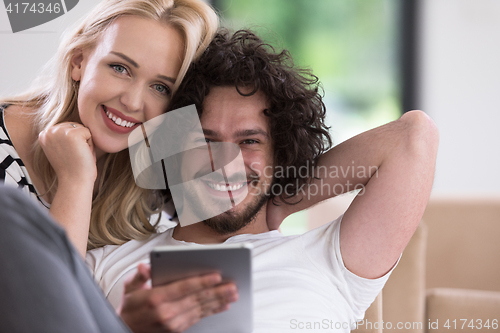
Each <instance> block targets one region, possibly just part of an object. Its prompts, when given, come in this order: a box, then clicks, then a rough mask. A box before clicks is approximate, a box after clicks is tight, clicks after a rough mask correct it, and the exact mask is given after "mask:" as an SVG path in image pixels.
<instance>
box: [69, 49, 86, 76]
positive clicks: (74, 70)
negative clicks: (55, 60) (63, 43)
mask: <svg viewBox="0 0 500 333" xmlns="http://www.w3.org/2000/svg"><path fill="white" fill-rule="evenodd" d="M82 63H83V50H82V49H75V50H73V55H72V56H71V78H72V79H73V80H75V81H80V79H81V78H82Z"/></svg>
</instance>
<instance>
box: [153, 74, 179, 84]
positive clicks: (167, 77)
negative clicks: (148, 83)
mask: <svg viewBox="0 0 500 333" xmlns="http://www.w3.org/2000/svg"><path fill="white" fill-rule="evenodd" d="M157 78H159V79H163V80H167V81H170V82H172V83H175V79H174V78H172V77H170V76H165V75H158V76H157Z"/></svg>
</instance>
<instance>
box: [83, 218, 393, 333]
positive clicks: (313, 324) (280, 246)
mask: <svg viewBox="0 0 500 333" xmlns="http://www.w3.org/2000/svg"><path fill="white" fill-rule="evenodd" d="M341 219H342V216H341V217H339V218H338V219H337V220H335V221H333V222H331V223H329V224H326V225H324V226H322V227H319V228H317V229H314V230H311V231H309V232H307V233H305V234H303V235H297V236H283V235H282V234H281V233H280V232H278V231H276V230H274V231H270V232H266V233H262V234H255V235H254V234H245V235H237V236H234V237H231V238H229V239H228V240H226V242H225V243H240V242H249V243H252V245H253V251H252V254H253V262H252V268H253V288H254V333H269V332H273V333H275V332H296V331H302V330H305V331H307V332H349V331H350V329H349V327H353V326H354V323H355V322H356V321H358V320H361V319H362V318H363V317H364V312H365V311H366V309H367V308H368V307H369V306H370V304H371V303H372V302H373V300H374V299H375V297H376V296H377V295H378V293H379V292H380V290H381V289H382V288H383V286H384V284H385V282H386V281H387V279H388V278H389V275H390V273H391V272H392V270H391V272H389V273H387V274H386V275H384V276H383V277H381V278H378V279H365V278H361V277H359V276H357V275H355V274H353V273H351V272H350V271H349V270H347V269H346V267H345V266H344V263H343V261H342V257H341V255H340V246H339V232H340V223H341ZM172 232H173V229H169V230H167V231H166V232H164V233H162V234H155V235H153V236H151V237H150V238H149V239H148V240H146V241H130V242H128V243H126V244H124V245H121V246H117V245H108V246H105V247H103V248H99V249H95V250H92V251H89V252H88V253H87V260H86V262H87V264H88V266H89V267H90V269H91V270H92V271H93V273H94V278H95V279H96V281H97V282H98V284H99V285H100V287H101V288H102V289H103V291H104V293H105V295H106V297H107V298H108V299H109V301H110V302H111V304H112V305H113V306H114V307H115V308H116V307H118V305H119V304H120V301H121V298H122V294H123V284H124V281H125V280H126V279H127V278H128V277H129V276H131V275H133V274H134V273H135V268H136V267H137V265H138V263H140V262H144V263H149V253H150V252H151V250H152V249H153V248H154V247H155V246H163V245H178V246H190V245H191V246H192V244H193V243H187V242H183V241H177V240H175V239H174V238H172ZM308 327H310V329H308ZM339 328H340V329H339Z"/></svg>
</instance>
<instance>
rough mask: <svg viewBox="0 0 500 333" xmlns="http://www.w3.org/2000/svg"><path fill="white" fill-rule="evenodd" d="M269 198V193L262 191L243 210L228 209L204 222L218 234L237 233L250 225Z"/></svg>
mask: <svg viewBox="0 0 500 333" xmlns="http://www.w3.org/2000/svg"><path fill="white" fill-rule="evenodd" d="M268 200H269V195H268V194H266V193H261V194H260V195H258V196H255V199H254V200H252V202H250V203H248V205H247V206H246V207H245V208H244V210H243V211H242V212H239V213H236V212H232V211H227V212H225V213H222V214H220V215H217V216H214V217H212V218H210V219H207V220H204V221H203V224H204V225H206V226H208V227H210V228H211V229H212V230H213V231H215V232H216V233H217V234H219V235H221V236H224V235H228V234H232V233H235V232H237V231H239V230H241V229H242V228H244V227H246V226H247V225H249V224H250V223H251V222H253V221H254V220H255V218H256V217H257V213H258V212H259V211H260V210H261V209H262V207H263V206H264V204H265V203H266V202H267V201H268Z"/></svg>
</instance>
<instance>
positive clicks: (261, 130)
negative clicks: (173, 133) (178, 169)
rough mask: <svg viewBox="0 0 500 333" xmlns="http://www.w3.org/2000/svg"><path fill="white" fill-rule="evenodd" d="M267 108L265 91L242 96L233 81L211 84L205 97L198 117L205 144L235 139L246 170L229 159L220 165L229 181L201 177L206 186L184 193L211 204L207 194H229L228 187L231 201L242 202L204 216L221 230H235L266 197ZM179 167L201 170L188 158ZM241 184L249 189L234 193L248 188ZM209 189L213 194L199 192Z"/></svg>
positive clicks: (269, 159)
mask: <svg viewBox="0 0 500 333" xmlns="http://www.w3.org/2000/svg"><path fill="white" fill-rule="evenodd" d="M240 91H242V92H244V93H246V92H247V89H244V88H241V89H240ZM249 91H250V90H248V92H249ZM267 108H268V104H267V99H266V96H265V95H264V94H263V93H262V92H260V91H259V92H257V93H256V94H254V95H252V96H248V97H245V96H241V95H240V94H239V93H238V91H237V90H236V88H235V87H214V88H212V89H211V91H210V93H209V94H208V96H207V97H206V98H205V101H204V104H203V114H202V116H201V119H200V122H201V126H202V128H203V132H204V134H205V139H206V141H207V142H208V143H209V146H210V143H214V142H229V143H233V144H236V145H238V146H239V148H240V149H241V153H242V156H243V160H244V164H245V174H243V173H242V172H238V171H241V170H236V169H235V168H232V167H231V164H229V165H227V166H226V167H224V173H225V177H226V179H227V180H228V181H229V184H230V186H229V187H228V186H226V184H225V181H224V180H223V178H222V177H221V179H217V177H213V178H207V180H206V181H205V185H206V189H205V190H204V191H196V190H191V191H190V190H187V191H186V193H185V199H186V201H188V202H190V203H200V204H202V205H210V204H209V203H210V202H211V200H214V201H215V199H216V197H217V196H227V193H228V190H231V192H230V193H231V194H230V195H231V196H234V199H235V200H234V201H236V202H240V203H239V204H236V205H235V206H234V207H233V208H232V209H230V210H228V211H226V212H225V213H222V214H220V215H218V216H215V217H213V218H210V219H208V220H205V221H203V223H204V224H206V225H208V226H209V227H211V228H212V229H213V230H214V231H216V232H218V233H219V234H221V235H225V234H230V233H234V232H236V231H238V230H240V229H241V228H243V227H244V226H246V225H248V224H249V223H250V222H251V221H252V220H253V218H254V217H255V216H256V214H257V213H258V212H259V211H261V210H262V208H263V206H264V205H265V203H266V202H267V200H268V198H269V190H270V187H271V183H272V179H273V177H272V175H273V144H272V141H271V137H270V133H269V120H268V117H267V116H266V115H264V110H265V109H267ZM212 145H214V144H212ZM214 146H215V145H214ZM184 161H185V162H186V160H184ZM182 169H183V170H182V173H184V174H185V175H186V176H189V173H193V174H196V172H199V167H197V166H195V165H192V164H190V163H183V167H182ZM190 178H192V177H190ZM242 186H245V187H246V188H245V189H246V190H248V194H247V195H246V197H243V198H238V195H239V194H240V191H241V193H244V192H246V191H244V192H243V190H242V189H240V188H241V187H242ZM207 195H210V196H212V198H202V197H200V196H207ZM209 208H210V207H207V208H206V209H209ZM204 209H205V208H204Z"/></svg>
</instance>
